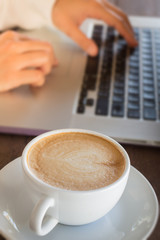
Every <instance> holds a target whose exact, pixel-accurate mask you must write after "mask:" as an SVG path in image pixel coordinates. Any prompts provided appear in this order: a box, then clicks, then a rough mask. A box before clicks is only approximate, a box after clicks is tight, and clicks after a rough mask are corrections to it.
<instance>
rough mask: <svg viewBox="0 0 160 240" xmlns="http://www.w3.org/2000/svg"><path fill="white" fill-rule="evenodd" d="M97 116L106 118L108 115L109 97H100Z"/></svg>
mask: <svg viewBox="0 0 160 240" xmlns="http://www.w3.org/2000/svg"><path fill="white" fill-rule="evenodd" d="M95 113H96V115H102V116H105V115H107V114H108V97H99V98H98V99H97V105H96V112H95Z"/></svg>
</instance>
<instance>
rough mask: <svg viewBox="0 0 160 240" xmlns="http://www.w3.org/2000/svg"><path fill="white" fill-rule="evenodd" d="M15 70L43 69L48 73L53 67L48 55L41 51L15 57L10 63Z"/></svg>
mask: <svg viewBox="0 0 160 240" xmlns="http://www.w3.org/2000/svg"><path fill="white" fill-rule="evenodd" d="M12 64H13V66H12V67H13V68H14V69H15V70H22V69H26V68H43V69H44V70H46V73H48V72H49V71H50V70H51V68H52V66H53V59H52V57H51V56H50V54H46V52H43V51H37V52H31V53H25V54H21V55H18V56H16V57H15V62H14V63H12Z"/></svg>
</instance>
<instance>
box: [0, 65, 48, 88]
mask: <svg viewBox="0 0 160 240" xmlns="http://www.w3.org/2000/svg"><path fill="white" fill-rule="evenodd" d="M43 81H45V76H44V74H43V73H42V71H40V70H37V69H34V70H22V71H19V72H12V73H10V77H8V79H7V80H6V81H5V84H4V85H3V86H0V92H4V91H9V90H11V89H13V88H17V87H19V86H21V85H26V84H36V83H38V82H43Z"/></svg>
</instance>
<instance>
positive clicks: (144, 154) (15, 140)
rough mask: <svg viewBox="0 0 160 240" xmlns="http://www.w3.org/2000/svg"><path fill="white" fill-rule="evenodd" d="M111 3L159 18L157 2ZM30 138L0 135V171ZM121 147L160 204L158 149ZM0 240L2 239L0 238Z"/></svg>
mask: <svg viewBox="0 0 160 240" xmlns="http://www.w3.org/2000/svg"><path fill="white" fill-rule="evenodd" d="M112 2H113V3H115V4H116V5H117V6H120V7H121V8H122V9H123V10H124V11H125V12H126V13H127V14H129V15H143V16H160V2H159V0H152V1H151V0H134V1H131V0H113V1H112ZM32 138H33V137H31V136H30V137H28V136H18V135H5V134H0V169H2V168H3V167H4V166H5V165H6V164H7V163H9V162H11V161H12V160H14V159H15V158H17V157H19V156H21V154H22V151H23V148H24V147H25V145H26V144H27V143H28V142H29V141H30V140H31V139H32ZM123 146H124V148H125V149H126V151H127V152H128V154H129V156H130V159H131V164H132V166H134V167H136V168H137V169H138V170H139V171H140V172H141V173H142V174H143V175H144V176H145V177H146V178H147V179H148V180H149V181H150V183H151V184H152V186H153V188H154V190H155V192H156V194H157V197H158V199H159V202H160V184H159V183H160V181H159V177H160V148H154V147H143V146H134V145H127V144H123ZM158 239H160V221H159V222H158V224H157V226H156V228H155V230H154V232H153V234H152V235H151V237H150V238H149V240H158ZM0 240H4V238H3V237H1V236H0ZM22 240H23V239H22ZM97 240H98V239H97ZM113 240H114V239H113ZM135 240H137V239H135Z"/></svg>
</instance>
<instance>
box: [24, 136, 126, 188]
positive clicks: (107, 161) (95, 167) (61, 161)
mask: <svg viewBox="0 0 160 240" xmlns="http://www.w3.org/2000/svg"><path fill="white" fill-rule="evenodd" d="M27 164H28V167H29V169H30V171H31V172H32V173H33V174H34V175H35V176H36V177H37V178H39V179H40V180H42V181H44V182H46V183H47V184H49V185H52V186H54V187H58V188H62V189H68V190H78V191H87V190H93V189H98V188H102V187H105V186H107V185H109V184H112V183H113V182H115V181H116V180H117V179H118V178H120V176H121V175H122V174H123V172H124V169H125V159H124V156H123V154H122V153H121V151H120V150H119V149H118V148H117V147H116V145H114V143H112V142H110V141H109V140H106V139H104V138H102V137H99V136H96V135H93V134H89V133H82V132H63V133H57V134H53V135H50V136H47V137H44V138H42V139H41V140H39V141H38V142H36V143H35V144H33V145H32V147H31V148H30V149H29V151H28V155H27Z"/></svg>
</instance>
